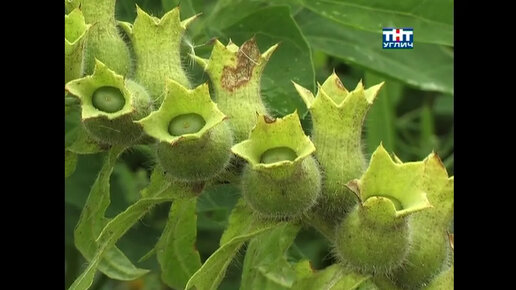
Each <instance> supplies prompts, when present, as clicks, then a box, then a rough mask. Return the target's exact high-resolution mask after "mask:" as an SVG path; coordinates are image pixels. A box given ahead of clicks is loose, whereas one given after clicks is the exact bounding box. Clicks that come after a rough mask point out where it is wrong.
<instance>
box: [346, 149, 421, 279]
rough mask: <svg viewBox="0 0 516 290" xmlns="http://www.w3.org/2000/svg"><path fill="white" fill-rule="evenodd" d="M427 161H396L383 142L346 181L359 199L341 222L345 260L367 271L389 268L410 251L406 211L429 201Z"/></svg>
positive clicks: (412, 210)
mask: <svg viewBox="0 0 516 290" xmlns="http://www.w3.org/2000/svg"><path fill="white" fill-rule="evenodd" d="M424 172H425V162H423V161H420V162H408V163H398V162H394V161H393V160H392V159H391V157H390V156H389V154H388V153H387V151H385V149H384V148H383V146H382V145H380V146H379V147H378V148H377V149H376V151H375V152H374V153H373V156H372V157H371V162H370V164H369V167H368V169H367V170H366V172H365V173H364V174H363V176H362V177H361V178H360V179H359V180H353V181H351V182H350V183H348V187H349V188H350V189H351V190H353V191H354V192H355V193H356V195H357V197H358V199H359V205H357V206H356V207H355V208H353V210H352V211H351V212H350V213H349V214H348V215H347V216H346V217H345V218H344V219H343V220H342V222H341V223H340V224H339V226H338V227H337V234H336V246H337V253H338V254H339V256H340V258H341V260H342V261H343V262H344V263H346V264H348V265H350V266H351V267H353V268H355V269H357V270H359V271H362V272H367V273H386V272H390V271H392V270H393V269H396V268H397V267H399V266H400V265H401V264H402V262H403V261H404V259H405V258H406V256H407V253H408V251H409V248H410V247H411V245H410V236H411V233H410V228H409V226H408V222H407V219H406V217H407V216H408V215H410V214H413V213H416V212H419V211H422V210H425V209H428V208H430V207H431V205H430V202H429V201H428V199H427V196H426V195H427V193H426V188H425V184H424V181H425V179H424Z"/></svg>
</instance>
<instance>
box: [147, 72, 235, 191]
mask: <svg viewBox="0 0 516 290" xmlns="http://www.w3.org/2000/svg"><path fill="white" fill-rule="evenodd" d="M226 118H227V117H226V115H224V114H223V113H222V112H221V111H220V110H219V109H218V108H217V105H216V104H215V103H214V102H213V101H212V100H211V98H210V94H209V90H208V84H207V83H205V84H202V85H200V86H198V87H196V88H194V89H192V90H190V89H187V88H185V87H184V86H182V85H181V84H179V83H178V82H176V81H174V80H171V79H169V80H168V81H167V85H166V90H165V98H164V100H163V103H162V104H161V107H160V108H159V110H157V111H155V112H152V113H151V114H150V115H149V116H148V117H146V118H144V119H142V120H140V121H139V122H138V123H139V124H141V125H142V126H143V130H144V131H145V132H146V133H147V134H148V135H150V136H151V137H154V138H155V139H157V140H158V141H159V143H158V146H157V156H158V161H159V162H160V164H161V166H162V167H163V168H164V169H165V170H166V171H167V172H168V173H169V175H170V176H171V177H172V178H174V179H177V180H180V181H184V182H199V181H205V180H208V179H210V178H212V177H214V176H216V175H217V174H219V173H220V172H221V171H222V170H223V169H224V168H225V167H226V166H227V164H228V162H229V159H230V157H231V151H230V148H231V145H232V144H233V143H232V141H233V139H232V135H231V131H230V129H229V127H228V126H227V124H226V123H225V122H223V121H224V120H225V119H226Z"/></svg>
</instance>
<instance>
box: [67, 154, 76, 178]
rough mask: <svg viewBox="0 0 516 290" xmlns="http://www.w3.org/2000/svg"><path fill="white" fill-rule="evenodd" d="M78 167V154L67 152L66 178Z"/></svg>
mask: <svg viewBox="0 0 516 290" xmlns="http://www.w3.org/2000/svg"><path fill="white" fill-rule="evenodd" d="M76 166H77V154H75V153H73V152H70V151H68V150H65V178H67V177H68V176H70V175H72V174H73V173H74V172H75V167H76Z"/></svg>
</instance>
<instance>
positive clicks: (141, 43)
mask: <svg viewBox="0 0 516 290" xmlns="http://www.w3.org/2000/svg"><path fill="white" fill-rule="evenodd" d="M136 15H137V16H136V19H135V21H134V25H132V24H130V23H127V22H122V23H121V27H122V28H123V29H124V30H125V32H126V33H127V35H129V38H130V39H131V44H132V47H133V50H134V54H135V57H136V63H135V71H134V79H135V80H136V81H137V82H138V83H140V84H142V85H144V86H145V88H147V90H148V91H149V93H150V95H151V97H152V98H153V99H154V100H157V101H158V103H161V101H162V99H161V98H162V97H163V92H164V91H165V83H166V80H167V79H172V80H174V81H176V82H178V83H179V84H181V85H182V86H184V87H186V88H190V87H191V85H190V81H189V80H188V77H187V75H186V73H185V72H184V70H183V68H182V67H181V56H180V49H181V40H182V38H183V34H184V32H185V30H186V28H187V26H188V25H189V24H190V23H191V22H192V21H193V20H194V19H195V18H197V16H193V17H191V18H188V19H186V20H183V21H181V20H180V17H179V7H176V8H174V9H172V10H170V11H169V12H167V13H165V15H163V17H162V18H161V19H158V18H156V17H153V16H150V15H149V14H147V13H145V11H143V10H142V9H140V7H136Z"/></svg>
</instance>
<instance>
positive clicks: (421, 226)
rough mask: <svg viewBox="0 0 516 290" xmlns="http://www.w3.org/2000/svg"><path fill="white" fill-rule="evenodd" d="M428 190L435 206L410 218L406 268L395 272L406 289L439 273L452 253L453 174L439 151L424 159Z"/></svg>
mask: <svg viewBox="0 0 516 290" xmlns="http://www.w3.org/2000/svg"><path fill="white" fill-rule="evenodd" d="M424 178H425V191H426V192H427V194H428V199H429V200H430V202H431V203H432V205H433V207H432V208H430V209H428V210H426V211H424V212H421V213H420V214H417V215H414V216H413V217H412V219H411V220H410V228H411V230H412V232H413V234H412V247H411V249H410V252H409V254H408V256H407V260H406V262H405V263H404V265H403V267H400V268H399V269H397V270H396V271H395V272H394V273H393V274H394V278H395V280H396V281H397V282H398V284H399V285H400V286H402V287H404V288H407V289H414V288H419V287H421V286H422V285H424V284H426V283H428V282H429V281H430V280H431V279H432V278H433V277H434V276H435V275H437V274H438V273H439V272H440V271H441V269H442V267H443V265H444V264H445V263H446V261H447V258H448V257H449V255H450V252H451V248H450V245H449V242H448V234H447V230H448V227H449V225H450V222H451V219H452V218H453V180H454V179H453V177H448V173H447V172H446V168H445V167H444V165H443V164H442V162H441V160H440V159H439V157H438V156H437V154H435V153H432V154H430V155H429V156H428V157H427V158H426V159H425V175H424Z"/></svg>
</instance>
